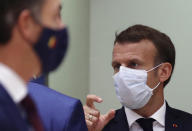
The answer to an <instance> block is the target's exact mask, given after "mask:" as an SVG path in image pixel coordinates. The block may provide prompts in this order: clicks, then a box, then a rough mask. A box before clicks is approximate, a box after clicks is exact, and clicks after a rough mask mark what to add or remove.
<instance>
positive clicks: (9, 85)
mask: <svg viewBox="0 0 192 131" xmlns="http://www.w3.org/2000/svg"><path fill="white" fill-rule="evenodd" d="M0 83H1V84H2V85H3V87H4V88H5V90H6V91H7V92H8V94H9V95H10V97H11V98H12V99H13V101H14V102H15V103H16V104H17V103H19V102H21V100H22V99H23V98H24V97H25V96H26V95H27V87H26V85H25V83H24V81H23V80H22V79H21V78H20V77H19V75H17V74H16V73H15V72H14V71H13V70H12V69H10V68H9V67H7V66H6V65H4V64H2V63H0Z"/></svg>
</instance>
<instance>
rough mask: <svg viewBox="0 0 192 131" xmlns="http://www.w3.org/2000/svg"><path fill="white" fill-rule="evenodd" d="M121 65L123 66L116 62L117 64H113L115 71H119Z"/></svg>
mask: <svg viewBox="0 0 192 131" xmlns="http://www.w3.org/2000/svg"><path fill="white" fill-rule="evenodd" d="M120 66H121V65H120V64H115V65H113V69H114V72H118V71H119V68H120Z"/></svg>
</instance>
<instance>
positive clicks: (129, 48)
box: [113, 40, 156, 61]
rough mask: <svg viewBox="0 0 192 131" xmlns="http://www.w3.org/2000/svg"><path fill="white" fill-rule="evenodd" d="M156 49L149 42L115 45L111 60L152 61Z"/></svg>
mask: <svg viewBox="0 0 192 131" xmlns="http://www.w3.org/2000/svg"><path fill="white" fill-rule="evenodd" d="M155 56H156V48H155V46H154V44H153V43H152V42H151V41H149V40H142V41H140V42H136V43H120V44H119V43H116V44H115V46H114V48H113V60H127V59H138V60H151V61H152V60H154V57H155Z"/></svg>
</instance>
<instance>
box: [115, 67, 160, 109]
mask: <svg viewBox="0 0 192 131" xmlns="http://www.w3.org/2000/svg"><path fill="white" fill-rule="evenodd" d="M160 65H161V64H159V65H158V66H156V67H154V68H152V69H150V70H148V71H146V70H137V69H131V68H127V67H124V66H121V67H120V70H119V72H118V73H116V74H115V75H114V76H113V78H114V84H115V89H116V94H117V97H118V99H119V101H120V103H121V104H122V105H123V106H126V107H127V108H130V109H140V108H142V107H144V106H145V105H146V104H147V103H148V101H149V100H150V98H151V96H152V95H153V90H155V89H156V88H157V87H158V86H159V84H160V82H159V83H158V84H157V86H155V87H154V88H153V89H151V88H150V87H149V86H148V85H147V72H149V71H152V70H154V69H156V68H157V67H159V66H160Z"/></svg>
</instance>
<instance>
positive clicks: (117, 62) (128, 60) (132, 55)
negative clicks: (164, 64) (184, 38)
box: [112, 40, 159, 88]
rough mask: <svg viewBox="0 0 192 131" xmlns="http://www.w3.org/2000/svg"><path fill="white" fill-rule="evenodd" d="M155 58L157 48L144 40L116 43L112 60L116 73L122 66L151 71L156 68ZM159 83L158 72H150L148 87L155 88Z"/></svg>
mask: <svg viewBox="0 0 192 131" xmlns="http://www.w3.org/2000/svg"><path fill="white" fill-rule="evenodd" d="M155 57H156V48H155V46H154V45H153V43H152V42H151V41H149V40H142V41H140V42H136V43H123V44H122V43H121V44H119V43H116V44H115V46H114V49H113V58H112V66H113V69H114V73H117V72H118V71H119V67H120V66H125V67H128V68H132V69H143V70H149V69H151V68H153V67H154V66H155V65H154V59H155ZM158 82H159V80H158V76H157V73H156V71H154V70H153V71H151V72H148V78H147V85H148V86H149V87H151V88H154V87H155V86H156V85H157V84H158Z"/></svg>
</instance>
